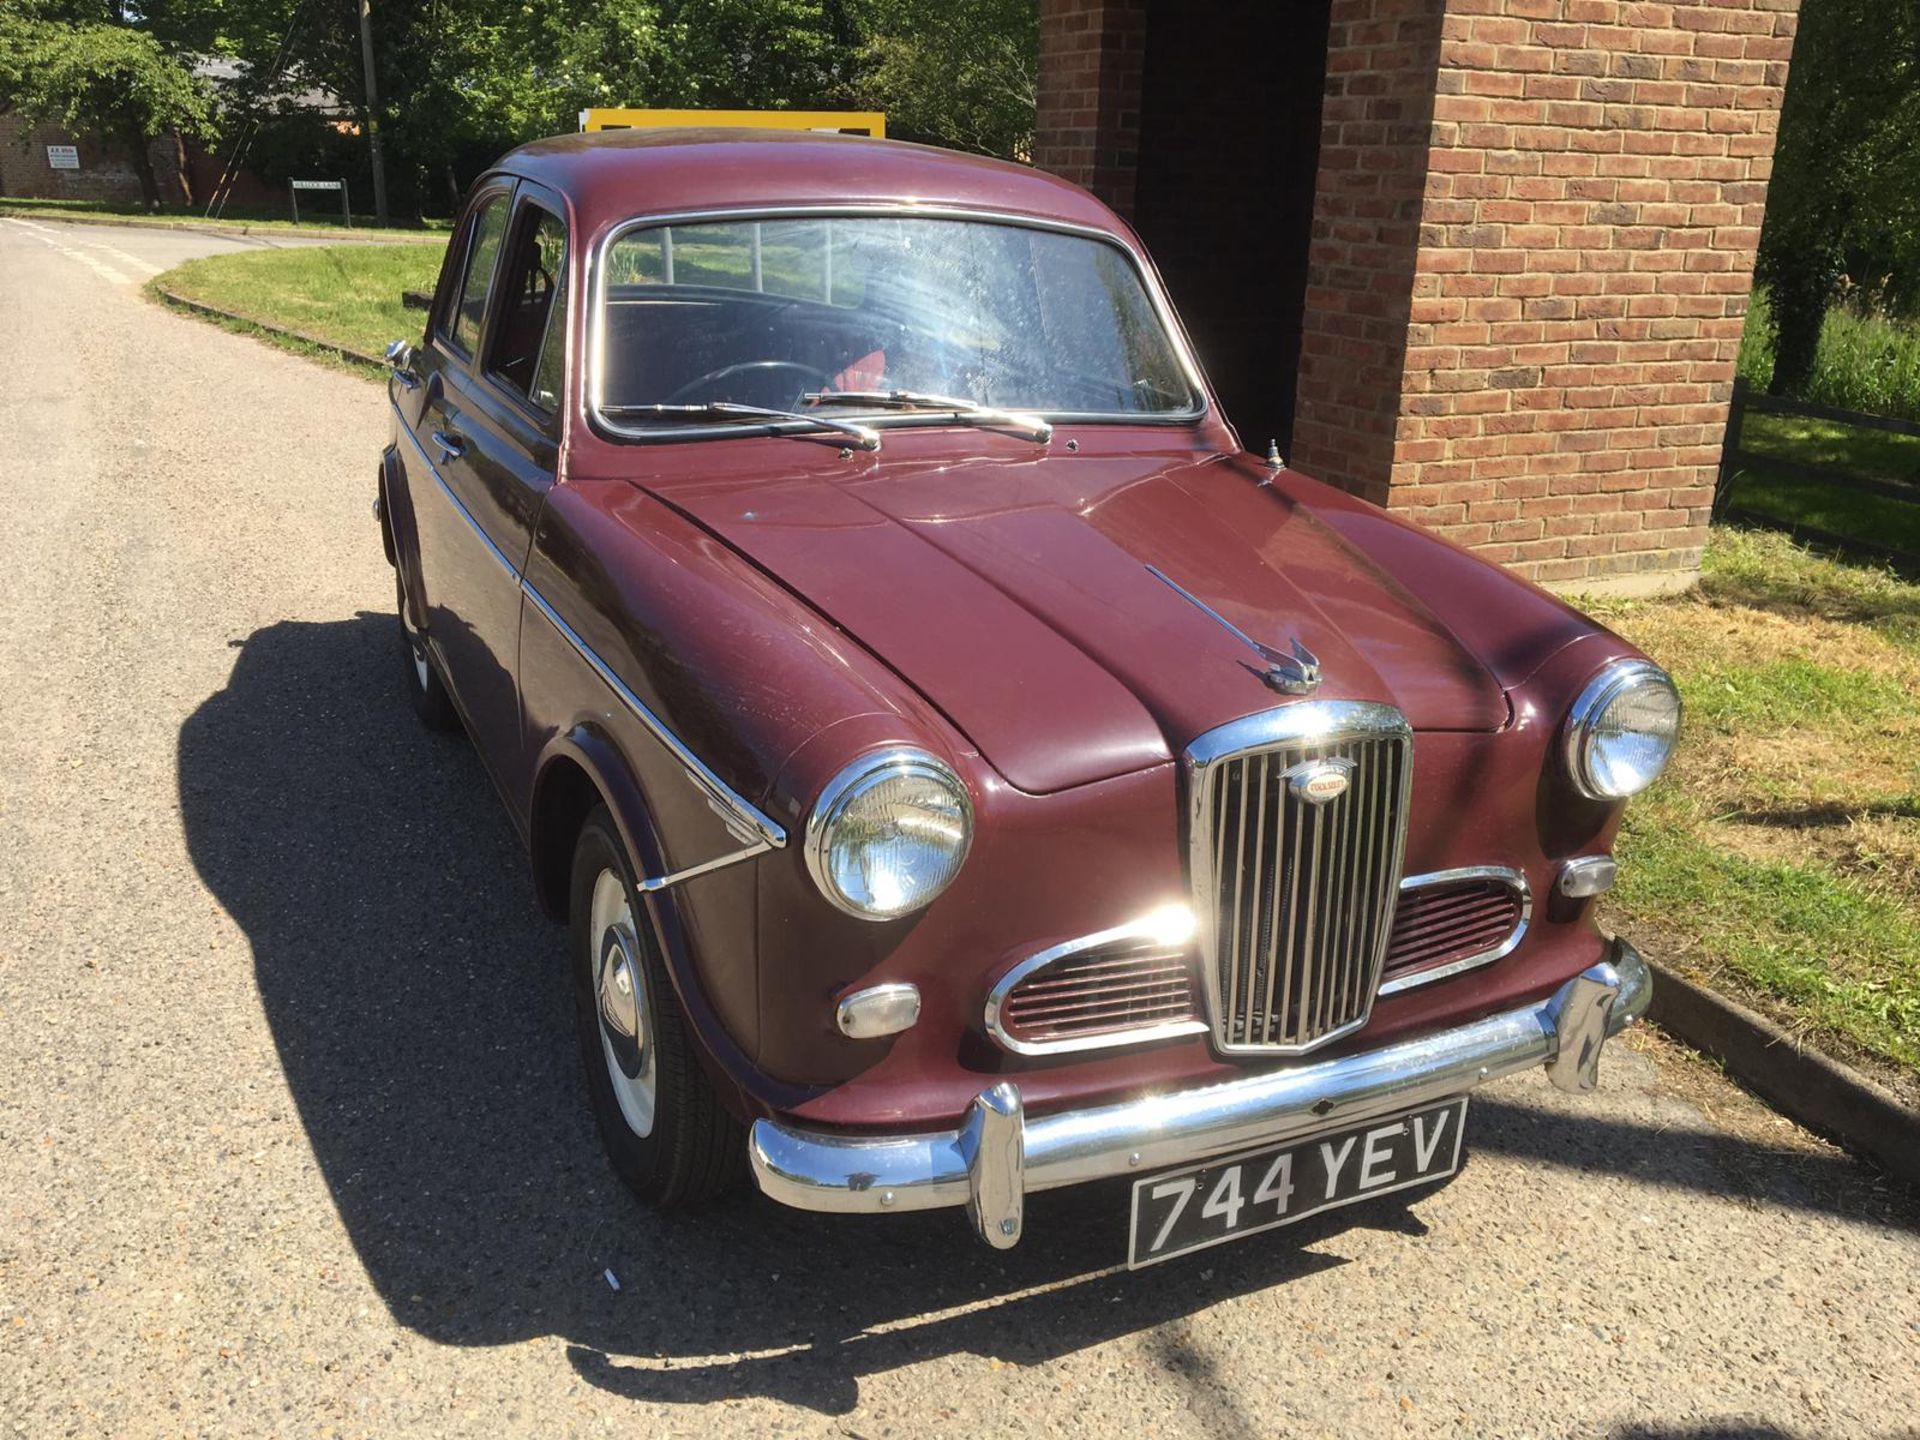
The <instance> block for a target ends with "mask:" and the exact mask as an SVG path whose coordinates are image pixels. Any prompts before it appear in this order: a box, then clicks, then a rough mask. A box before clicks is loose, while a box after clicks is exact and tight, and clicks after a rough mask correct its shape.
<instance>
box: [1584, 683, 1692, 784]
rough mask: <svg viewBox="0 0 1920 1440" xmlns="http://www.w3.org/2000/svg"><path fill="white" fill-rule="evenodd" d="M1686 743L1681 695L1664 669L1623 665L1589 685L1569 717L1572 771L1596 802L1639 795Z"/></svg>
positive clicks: (1658, 776) (1657, 777)
mask: <svg viewBox="0 0 1920 1440" xmlns="http://www.w3.org/2000/svg"><path fill="white" fill-rule="evenodd" d="M1679 738H1680V692H1679V691H1678V690H1676V689H1674V688H1673V681H1672V680H1671V679H1669V678H1668V676H1667V672H1666V671H1664V670H1662V669H1661V668H1660V667H1659V666H1658V665H1653V664H1649V663H1648V662H1647V661H1645V660H1620V661H1616V662H1615V663H1613V664H1612V665H1609V666H1608V667H1607V668H1606V669H1604V670H1602V671H1601V672H1600V673H1599V674H1598V675H1596V676H1594V677H1593V679H1591V680H1590V681H1588V682H1587V688H1586V689H1585V690H1582V691H1581V692H1580V698H1579V699H1578V700H1576V701H1574V702H1573V711H1572V713H1571V714H1569V715H1568V716H1567V737H1566V746H1567V771H1568V773H1569V774H1570V775H1572V776H1573V783H1574V784H1575V785H1578V786H1579V787H1580V790H1581V793H1582V794H1585V795H1587V796H1590V797H1591V798H1593V799H1595V800H1624V799H1626V798H1627V797H1628V796H1629V795H1638V794H1639V793H1640V792H1641V791H1642V790H1644V789H1646V788H1647V787H1648V786H1649V785H1651V784H1652V783H1653V782H1654V781H1655V780H1657V779H1659V778H1660V772H1661V771H1662V770H1664V769H1666V768H1667V757H1668V756H1670V755H1672V754H1673V742H1674V741H1675V740H1677V739H1679Z"/></svg>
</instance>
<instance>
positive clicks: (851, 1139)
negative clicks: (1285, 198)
mask: <svg viewBox="0 0 1920 1440" xmlns="http://www.w3.org/2000/svg"><path fill="white" fill-rule="evenodd" d="M388 360H389V363H390V365H391V376H390V380H389V386H388V389H389V394H390V398H391V401H392V436H391V440H390V443H389V444H388V445H387V447H386V449H385V451H384V453H383V454H382V456H381V458H380V464H379V495H378V500H377V502H376V505H375V511H376V515H377V517H378V519H379V522H380V525H381V527H382V533H383V537H384V541H385V545H386V551H387V555H388V558H389V559H390V560H391V561H392V563H393V565H394V568H395V572H396V580H397V590H398V608H399V619H400V635H401V641H402V644H401V646H400V660H399V662H397V668H399V669H400V671H401V677H402V679H403V680H404V683H405V685H406V686H407V689H408V691H409V693H410V694H411V696H412V700H413V704H414V706H415V708H416V709H417V710H418V712H419V715H420V717H421V718H422V719H423V720H425V721H426V722H427V723H429V724H430V725H435V726H447V727H452V726H455V725H463V726H464V728H465V729H466V731H467V732H468V733H469V734H470V735H471V736H472V738H473V741H474V743H475V745H476V747H477V749H478V751H479V753H480V755H481V757H482V759H483V761H484V764H485V769H486V770H487V771H488V772H489V773H490V775H491V776H492V779H493V781H494V783H495V785H496V786H497V787H498V789H499V791H500V794H501V797H502V798H503V799H504V801H505V803H506V807H507V810H508V812H509V813H510V814H511V815H512V817H513V820H514V823H515V824H516V826H517V827H518V829H519V830H520V832H521V834H522V835H523V837H524V839H525V843H526V847H527V850H528V853H529V855H530V856H531V868H532V878H533V885H534V889H535V892H536V894H537V896H538V901H539V903H540V905H541V906H542V907H544V909H545V910H546V911H547V912H548V913H549V914H551V916H552V917H553V918H554V919H555V920H557V921H560V922H564V924H565V925H566V926H567V927H569V929H568V934H569V943H568V948H569V954H570V965H571V969H572V985H573V990H574V994H575V997H576V1010H577V1018H578V1025H579V1033H580V1042H581V1052H582V1056H583V1058H584V1061H585V1066H586V1092H587V1096H588V1100H589V1102H590V1104H591V1106H592V1109H593V1112H594V1115H595V1117H596V1119H597V1121H598V1125H599V1129H600V1133H601V1135H602V1136H603V1137H604V1140H605V1144H606V1149H607V1151H608V1154H609V1156H610V1158H611V1162H612V1165H613V1167H614V1168H615V1169H616V1170H617V1171H618V1173H619V1174H620V1176H621V1177H622V1178H623V1179H624V1180H625V1181H626V1182H627V1183H628V1184H629V1185H630V1186H631V1187H632V1188H633V1189H634V1191H636V1192H637V1193H638V1194H639V1195H640V1196H641V1197H642V1198H643V1199H645V1200H647V1201H649V1202H652V1203H654V1204H656V1205H660V1206H668V1207H671V1206H683V1205H691V1204H694V1203H697V1202H700V1201H704V1200H707V1199H709V1198H711V1197H713V1196H714V1195H716V1194H717V1193H719V1192H720V1191H722V1190H724V1189H726V1188H727V1187H728V1186H729V1185H731V1184H733V1183H735V1182H736V1181H740V1180H743V1179H744V1177H745V1176H746V1175H747V1174H748V1173H750V1174H751V1175H752V1177H753V1179H754V1180H755V1181H756V1182H757V1183H758V1185H759V1187H760V1189H761V1190H762V1191H764V1192H765V1193H766V1194H767V1195H769V1196H771V1197H772V1198H774V1199H775V1200H778V1201H782V1202H785V1203H786V1204H789V1205H794V1206H801V1207H805V1208H809V1209H813V1210H819V1211H839V1212H866V1213H874V1214H879V1213H885V1212H889V1211H891V1212H904V1211H909V1210H921V1209H927V1208H931V1207H939V1206H953V1207H964V1209H965V1210H966V1212H967V1214H968V1216H969V1217H970V1220H971V1224H972V1226H973V1228H974V1230H975V1231H976V1232H977V1233H978V1234H979V1235H980V1236H981V1237H982V1238H984V1239H985V1240H986V1241H987V1242H988V1243H989V1244H991V1245H994V1246H998V1247H1006V1246H1010V1245H1012V1244H1014V1243H1015V1242H1016V1241H1017V1240H1018V1239H1019V1238H1020V1235H1021V1232H1022V1229H1023V1225H1024V1201H1025V1197H1026V1196H1027V1195H1028V1194H1029V1193H1030V1192H1034V1191H1039V1190H1045V1189H1050V1188H1054V1187H1059V1186H1069V1185H1078V1184H1082V1183H1084V1182H1091V1181H1096V1180H1101V1179H1105V1178H1111V1177H1123V1178H1127V1179H1130V1180H1131V1181H1132V1184H1131V1188H1130V1195H1131V1198H1130V1200H1129V1202H1128V1204H1129V1206H1130V1211H1129V1214H1128V1215H1127V1216H1126V1217H1124V1218H1125V1219H1126V1221H1127V1223H1128V1225H1129V1227H1130V1233H1131V1237H1132V1238H1131V1241H1130V1253H1129V1257H1128V1258H1129V1260H1130V1262H1131V1263H1134V1264H1146V1263H1151V1262H1153V1261H1156V1260H1160V1259H1164V1258H1167V1257H1169V1256H1172V1255H1176V1254H1181V1253H1185V1252H1187V1251H1189V1250H1192V1249H1195V1248H1198V1247H1201V1246H1205V1245H1211V1244H1214V1243H1216V1242H1218V1241H1221V1240H1225V1239H1229V1238H1233V1237H1236V1236H1239V1235H1243V1234H1248V1233H1252V1232H1255V1231H1258V1230H1261V1229H1265V1228H1267V1227H1269V1226H1273V1225H1278V1224H1284V1223H1286V1222H1288V1221H1290V1220H1294V1219H1298V1218H1300V1217H1301V1216H1303V1215H1307V1214H1311V1213H1313V1212H1314V1211H1316V1210H1320V1209H1324V1208H1326V1207H1328V1206H1331V1205H1337V1204H1342V1203H1346V1202H1348V1201H1351V1200H1357V1199H1364V1198H1367V1197H1370V1196H1374V1195H1378V1194H1384V1193H1388V1192H1391V1191H1395V1190H1402V1189H1405V1190H1409V1191H1411V1190H1412V1189H1414V1188H1416V1187H1426V1186H1431V1185H1437V1184H1439V1183H1441V1182H1443V1181H1444V1180H1445V1178H1446V1177H1447V1176H1449V1175H1450V1174H1452V1173H1453V1172H1454V1171H1455V1170H1456V1169H1457V1167H1458V1166H1459V1164H1460V1163H1461V1159H1462V1155H1463V1153H1464V1151H1463V1149H1462V1145H1461V1141H1462V1130H1463V1127H1464V1126H1465V1124H1466V1122H1467V1102H1466V1097H1467V1095H1468V1092H1469V1091H1471V1090H1472V1089H1473V1088H1474V1087H1475V1086H1477V1085H1479V1084H1481V1083H1483V1082H1485V1081H1487V1080H1490V1079H1494V1078H1497V1077H1500V1076H1504V1075H1507V1074H1510V1073H1512V1072H1515V1071H1519V1070H1522V1069H1526V1068H1533V1067H1540V1066H1544V1067H1545V1069H1546V1071H1547V1074H1548V1075H1549V1076H1550V1077H1551V1079H1552V1081H1553V1082H1554V1083H1555V1084H1557V1085H1559V1086H1561V1087H1563V1088H1567V1089H1571V1090H1586V1089H1590V1088H1591V1087H1592V1086H1593V1085H1594V1084H1595V1080H1596V1074H1597V1062H1598V1057H1599V1054H1600V1050H1601V1047H1602V1045H1603V1043H1604V1042H1605V1041H1606V1040H1607V1039H1608V1037H1610V1036H1611V1035H1613V1034H1615V1033H1617V1032H1618V1031H1619V1030H1621V1029H1622V1028H1623V1027H1624V1026H1626V1025H1628V1024H1630V1023H1631V1022H1632V1021H1633V1020H1634V1019H1636V1018H1637V1017H1638V1016H1639V1015H1640V1014H1641V1013H1642V1011H1643V1010H1644V1008H1645V1006H1646V1003H1647V998H1648V990H1649V981H1648V974H1647V967H1646V966H1645V964H1644V963H1643V962H1642V960H1641V959H1640V957H1639V956H1638V955H1637V954H1636V953H1635V951H1634V950H1633V948H1632V947H1631V946H1630V945H1628V944H1627V943H1626V942H1625V941H1623V940H1621V939H1618V938H1615V937H1612V936H1610V935H1607V934H1604V933H1602V931H1601V930H1600V929H1599V928H1598V926H1597V924H1596V921H1595V918H1594V915H1593V906H1594V897H1595V896H1596V895H1598V894H1600V893H1601V892H1603V891H1605V890H1606V889H1607V887H1608V886H1609V885H1610V884H1611V883H1612V880H1613V877H1614V862H1613V859H1612V856H1611V849H1612V841H1613V837H1614V833H1615V829H1616V827H1617V824H1618V821H1619V818H1620V812H1621V808H1622V804H1623V802H1624V801H1625V799H1626V798H1627V797H1628V796H1630V795H1632V794H1634V793H1635V792H1637V791H1639V790H1641V789H1643V788H1644V787H1646V786H1647V785H1648V784H1650V783H1651V782H1652V781H1653V780H1654V779H1655V777H1656V776H1657V775H1658V774H1659V772H1660V770H1661V768H1662V766H1663V765H1664V764H1665V762H1666V758H1667V755H1668V752H1669V750H1670V749H1671V747H1672V745H1673V743H1674V739H1675V734H1676V730H1677V726H1678V721H1679V702H1678V698H1677V696H1676V693H1675V690H1674V687H1673V685H1672V683H1671V682H1670V681H1669V680H1668V678H1667V676H1666V675H1665V674H1664V673H1662V672H1661V671H1660V670H1659V669H1658V668H1657V667H1655V666H1654V665H1653V664H1651V663H1650V662H1649V661H1648V660H1647V659H1646V658H1645V657H1644V656H1642V655H1640V654H1638V653H1637V652H1636V651H1635V650H1634V649H1633V648H1632V647H1631V646H1629V645H1627V644H1626V643H1625V642H1623V641H1622V640H1620V639H1619V638H1618V637H1617V636H1615V635H1613V634H1610V633H1609V632H1608V631H1607V630H1605V629H1604V628H1602V627H1601V626H1600V625H1598V624H1596V623H1594V622H1593V621H1591V620H1589V619H1587V618H1586V617H1584V616H1583V615H1581V614H1580V613H1578V612H1577V611H1576V610H1574V609H1572V608H1570V607H1569V606H1568V605H1566V604H1564V603H1562V602H1561V601H1559V600H1557V599H1555V598H1553V597H1552V596H1550V595H1548V594H1547V593H1546V592H1544V591H1542V590H1540V589H1537V588H1535V587H1534V586H1532V585H1530V584H1527V583H1525V582H1523V581H1521V580H1519V579H1517V578H1515V577H1513V576H1512V575H1510V574H1508V573H1506V572H1504V571H1502V570H1501V569H1499V568H1498V567H1496V566H1494V565H1491V564H1489V563H1486V562H1485V561H1483V560H1480V559H1477V558H1475V557H1474V556H1473V555H1471V554H1469V553H1467V552H1466V551H1464V550H1462V549H1459V548H1457V547H1456V546H1454V545H1452V544H1450V543H1447V542H1445V541H1443V540H1441V539H1439V538H1437V537H1435V536H1434V535H1432V534H1430V533H1428V532H1426V531H1424V530H1422V529H1420V528H1419V527H1418V526H1416V525H1413V524H1410V523H1408V522H1406V521H1405V520H1403V519H1401V518H1399V517H1397V516H1395V515H1393V514H1390V513H1388V512H1386V511H1384V510H1382V509H1379V508H1376V507H1375V506H1374V505H1371V504H1368V503H1366V502H1364V501H1362V500H1360V499H1357V498H1355V497H1354V496H1352V495H1349V494H1346V493H1344V492H1342V491H1340V490H1337V489H1334V488H1332V487H1330V486H1327V485H1324V484H1321V483H1318V482H1316V481H1315V480H1313V479H1311V478H1310V477H1308V476H1306V475H1303V474H1300V473H1298V472H1297V471H1295V470H1293V469H1291V468H1289V467H1288V466H1287V465H1286V464H1285V463H1284V462H1283V460H1282V459H1281V458H1280V456H1279V455H1278V454H1276V453H1266V454H1264V455H1263V454H1261V453H1256V452H1249V451H1247V450H1245V449H1243V448H1242V446H1241V443H1240V441H1239V439H1238V437H1237V436H1236V435H1235V433H1234V431H1233V429H1232V428H1231V427H1230V426H1229V424H1228V422H1227V419H1226V417H1225V416H1224V415H1222V414H1221V412H1220V407H1219V405H1218V403H1217V401H1216V400H1215V398H1214V396H1213V394H1212V392H1211V391H1210V390H1209V388H1208V384H1207V381H1206V379H1205V378H1204V377H1203V375H1202V374H1201V371H1200V369H1199V367H1198V365H1197V364H1196V363H1195V359H1194V355H1193V353H1192V351H1191V349H1190V347H1189V344H1188V342H1187V340H1186V339H1185V337H1184V336H1183V334H1182V331H1181V328H1180V325H1179V322H1178V321H1177V320H1176V319H1175V316H1174V312H1173V309H1172V307H1171V306H1170V305H1169V303H1168V300H1167V297H1166V295H1165V294H1164V292H1163V290H1162V287H1161V284H1160V282H1159V280H1158V278H1157V277H1156V275H1155V273H1154V271H1153V268H1152V266H1151V265H1150V264H1149V262H1148V260H1147V258H1146V256H1145V254H1144V252H1143V251H1142V249H1141V246H1140V243H1139V241H1138V240H1137V239H1136V237H1135V236H1134V235H1133V233H1132V232H1131V231H1130V230H1129V228H1128V226H1127V225H1126V224H1125V223H1124V222H1122V221H1121V220H1120V219H1119V218H1117V217H1116V216H1115V215H1114V214H1113V213H1112V212H1111V211H1110V210H1108V209H1107V208H1106V207H1105V206H1103V205H1102V204H1100V203H1099V202H1098V201H1096V200H1095V199H1094V198H1092V197H1091V196H1090V195H1088V194H1087V193H1086V192H1084V191H1082V190H1080V189H1078V188H1076V187H1074V186H1072V185H1070V184H1067V183H1065V182H1063V181H1061V180H1058V179H1055V178H1053V177H1051V176H1048V175H1045V174H1042V173H1039V172H1037V171H1034V170H1031V169H1028V168H1025V167H1023V166H1019V165H1014V164H1006V163H1000V162H997V161H989V160H984V159H979V158H975V157H969V156H962V155H958V154H951V153H947V152H944V151H940V150H934V149H928V148H923V147H919V146H913V145H905V144H899V143H894V142H886V141H870V140H865V139H856V138H849V137H838V136H822V135H806V134H788V135H782V134H775V133H769V132H765V131H755V132H728V131H714V130H707V131H699V130H690V131H626V132H611V133H603V134H597V135H579V136H567V137H564V138H559V139H554V140H547V141H542V142H538V143H535V144H532V145H529V146H526V147H525V148H523V149H520V150H517V151H515V152H513V153H512V154H510V155H508V156H507V157H506V158H504V159H503V160H501V161H500V162H499V164H498V165H497V166H496V167H494V169H492V170H491V171H490V172H489V173H488V174H486V175H485V176H484V177H483V178H482V179H481V180H480V181H479V182H478V183H477V184H476V185H475V187H474V189H473V191H472V193H471V196H470V197H469V199H468V200H467V202H466V205H465V208H464V212H463V214H462V215H461V217H460V219H459V222H458V225H457V228H456V230H455V234H454V239H453V242H452V244H451V246H450V248H449V251H448V255H447V259H446V263H445V269H444V272H443V273H442V275H441V278H440V281H439V285H438V289H437V292H436V294H435V296H434V299H433V305H432V309H431V311H430V312H429V316H428V320H427V326H426V331H425V334H424V335H423V337H422V338H421V339H420V340H419V342H418V343H406V342H395V344H394V346H393V347H392V348H391V349H390V351H389V354H388ZM1115 1193H1116V1195H1117V1194H1118V1190H1117V1189H1116V1192H1115ZM1114 1203H1115V1204H1116V1205H1117V1203H1118V1201H1117V1199H1116V1201H1115V1202H1114ZM1121 1219H1122V1217H1120V1216H1118V1215H1116V1216H1115V1217H1114V1222H1113V1223H1114V1224H1115V1227H1116V1230H1117V1229H1118V1227H1119V1224H1120V1221H1121Z"/></svg>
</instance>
